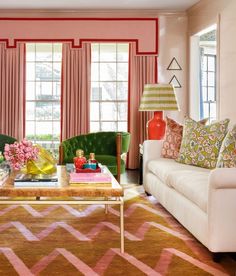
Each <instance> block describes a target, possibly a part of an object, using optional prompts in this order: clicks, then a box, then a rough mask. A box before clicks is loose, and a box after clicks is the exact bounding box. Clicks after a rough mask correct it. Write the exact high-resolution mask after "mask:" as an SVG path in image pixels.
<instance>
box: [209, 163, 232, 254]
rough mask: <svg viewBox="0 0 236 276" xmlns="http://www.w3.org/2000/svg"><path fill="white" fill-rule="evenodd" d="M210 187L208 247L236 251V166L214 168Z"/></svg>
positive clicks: (212, 249) (223, 250)
mask: <svg viewBox="0 0 236 276" xmlns="http://www.w3.org/2000/svg"><path fill="white" fill-rule="evenodd" d="M208 189H209V190H208V208H207V215H208V238H209V242H208V248H209V249H210V250H211V251H212V252H235V250H236V239H235V227H236V212H235V210H236V168H217V169H215V170H213V171H212V172H211V173H210V176H209V187H208Z"/></svg>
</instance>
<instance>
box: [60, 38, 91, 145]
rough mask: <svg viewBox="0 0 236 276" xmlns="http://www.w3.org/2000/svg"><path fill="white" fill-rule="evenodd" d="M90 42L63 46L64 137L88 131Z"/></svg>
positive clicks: (62, 99) (62, 125)
mask: <svg viewBox="0 0 236 276" xmlns="http://www.w3.org/2000/svg"><path fill="white" fill-rule="evenodd" d="M90 75H91V45H90V43H84V44H83V47H82V48H81V49H72V48H71V45H70V44H69V43H64V44H63V47H62V85H61V87H62V93H61V140H62V141H63V140H66V139H68V138H70V137H73V136H77V135H80V134H85V133H88V132H89V123H90Z"/></svg>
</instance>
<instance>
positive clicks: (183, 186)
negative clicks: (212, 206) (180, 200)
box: [166, 170, 210, 212]
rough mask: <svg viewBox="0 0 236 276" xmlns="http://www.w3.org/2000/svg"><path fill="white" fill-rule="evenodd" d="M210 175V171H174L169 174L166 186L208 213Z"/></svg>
mask: <svg viewBox="0 0 236 276" xmlns="http://www.w3.org/2000/svg"><path fill="white" fill-rule="evenodd" d="M209 173H210V170H205V171H197V170H194V171H191V170H181V171H174V172H171V173H170V174H169V176H168V178H167V181H166V182H167V183H166V184H167V185H168V186H170V187H172V188H173V189H175V190H176V191H178V192H179V193H180V194H182V195H183V196H184V197H186V198H187V199H189V200H190V201H191V202H193V203H195V204H196V205H197V206H198V207H199V208H201V209H202V211H204V212H207V201H208V177H209Z"/></svg>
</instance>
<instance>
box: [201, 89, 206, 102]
mask: <svg viewBox="0 0 236 276" xmlns="http://www.w3.org/2000/svg"><path fill="white" fill-rule="evenodd" d="M202 99H203V101H204V102H206V101H207V88H206V87H202Z"/></svg>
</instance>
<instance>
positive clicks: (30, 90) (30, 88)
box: [26, 81, 35, 100]
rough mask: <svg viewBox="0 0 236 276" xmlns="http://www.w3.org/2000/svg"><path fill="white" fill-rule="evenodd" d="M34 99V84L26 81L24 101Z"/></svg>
mask: <svg viewBox="0 0 236 276" xmlns="http://www.w3.org/2000/svg"><path fill="white" fill-rule="evenodd" d="M34 99H35V82H31V81H28V82H27V83H26V100H34Z"/></svg>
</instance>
